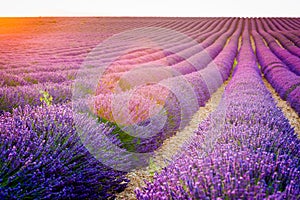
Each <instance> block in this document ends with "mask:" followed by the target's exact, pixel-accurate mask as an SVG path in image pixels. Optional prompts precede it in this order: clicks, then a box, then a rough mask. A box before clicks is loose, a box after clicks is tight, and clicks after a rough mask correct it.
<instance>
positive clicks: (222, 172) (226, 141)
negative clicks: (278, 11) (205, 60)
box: [136, 21, 300, 199]
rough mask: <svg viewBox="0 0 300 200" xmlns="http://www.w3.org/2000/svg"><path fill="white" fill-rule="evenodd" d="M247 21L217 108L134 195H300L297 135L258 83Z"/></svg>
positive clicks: (294, 196)
mask: <svg viewBox="0 0 300 200" xmlns="http://www.w3.org/2000/svg"><path fill="white" fill-rule="evenodd" d="M247 25H248V24H247V21H245V29H244V33H243V38H242V46H241V49H240V51H239V54H238V57H237V61H238V64H237V66H236V68H235V71H234V74H233V77H232V80H231V81H230V83H229V84H228V86H227V87H226V89H225V92H224V95H223V97H222V100H221V103H220V105H219V107H218V108H217V110H216V111H214V112H213V113H212V114H211V115H210V116H209V117H208V119H207V120H205V121H203V122H202V123H201V124H200V125H199V128H198V130H197V132H196V135H195V136H193V137H192V138H191V139H190V142H189V143H186V144H185V145H184V147H183V148H182V151H180V153H178V154H177V155H175V156H174V161H172V162H171V164H170V165H169V166H167V167H166V168H164V169H163V170H162V171H161V172H160V173H159V174H156V175H155V176H154V181H153V183H147V186H146V187H144V188H142V189H137V190H136V195H137V198H138V199H298V198H299V197H300V185H299V181H300V170H299V164H300V159H299V153H300V140H299V139H298V138H297V136H296V134H295V133H294V130H293V128H292V127H291V126H290V125H289V122H288V120H287V119H286V118H285V117H284V115H283V113H282V111H280V109H279V108H278V107H276V104H275V102H274V100H273V99H272V96H271V94H270V92H269V91H268V90H267V89H266V87H265V86H264V84H263V82H262V77H261V74H260V70H259V68H258V66H257V65H256V57H255V55H254V53H253V50H252V47H251V42H250V37H249V33H248V30H247V28H248V26H247Z"/></svg>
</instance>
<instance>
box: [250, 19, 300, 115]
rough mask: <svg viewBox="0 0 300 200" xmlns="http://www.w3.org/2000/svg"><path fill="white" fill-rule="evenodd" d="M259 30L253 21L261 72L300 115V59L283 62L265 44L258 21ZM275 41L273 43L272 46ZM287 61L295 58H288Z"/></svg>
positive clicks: (253, 32)
mask: <svg viewBox="0 0 300 200" xmlns="http://www.w3.org/2000/svg"><path fill="white" fill-rule="evenodd" d="M257 23H258V24H257V25H258V28H256V26H255V24H256V23H255V21H252V35H253V39H254V41H255V47H256V55H257V58H258V61H259V64H260V65H261V70H262V72H263V74H264V76H265V77H266V79H267V80H268V82H269V83H270V84H271V85H272V86H273V87H274V88H275V90H276V92H277V93H278V94H279V96H280V97H281V98H282V99H283V100H286V101H288V102H289V103H290V105H291V106H292V107H293V108H294V109H295V111H296V112H297V113H298V114H300V93H299V91H300V87H299V86H300V76H299V74H298V73H297V66H298V65H299V66H300V58H299V57H297V60H294V61H293V62H291V64H292V65H288V63H287V62H285V61H286V59H285V60H281V59H280V58H281V56H277V54H276V51H272V50H273V48H271V47H270V45H268V46H267V45H266V44H265V43H264V40H263V37H262V35H266V34H259V33H258V32H257V29H258V30H260V28H259V27H260V25H261V24H260V23H259V21H257ZM264 33H265V32H264ZM273 43H274V41H273V42H272V44H273ZM281 52H285V53H287V51H286V50H284V49H281ZM286 58H287V59H289V58H293V57H289V56H287V57H286Z"/></svg>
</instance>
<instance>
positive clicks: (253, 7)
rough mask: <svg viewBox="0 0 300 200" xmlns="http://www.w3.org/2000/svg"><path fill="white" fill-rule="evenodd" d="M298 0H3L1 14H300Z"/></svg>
mask: <svg viewBox="0 0 300 200" xmlns="http://www.w3.org/2000/svg"><path fill="white" fill-rule="evenodd" d="M299 2H300V1H299V0H273V1H267V0H251V1H245V0H205V1H203V0H178V1H176V0H0V3H1V4H0V16H1V17H38V16H158V17H168V16H170V17H299V15H300V10H299V8H300V6H299V4H300V3H299Z"/></svg>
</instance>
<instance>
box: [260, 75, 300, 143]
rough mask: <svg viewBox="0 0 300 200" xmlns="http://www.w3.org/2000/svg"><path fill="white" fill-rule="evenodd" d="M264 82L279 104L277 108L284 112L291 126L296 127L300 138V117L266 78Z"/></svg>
mask: <svg viewBox="0 0 300 200" xmlns="http://www.w3.org/2000/svg"><path fill="white" fill-rule="evenodd" d="M263 82H264V84H265V86H266V87H267V89H268V90H269V91H270V92H271V94H272V97H273V99H274V100H275V102H276V104H277V107H278V108H280V109H281V110H282V112H283V114H284V116H285V117H286V118H287V119H288V120H289V122H290V124H291V125H292V126H293V127H294V130H295V133H296V134H297V135H298V137H299V138H300V117H299V116H298V115H297V113H296V112H295V111H294V109H293V108H291V106H290V105H289V104H288V102H286V101H284V100H282V99H281V98H280V96H279V94H278V93H277V92H276V91H275V89H274V88H273V87H272V86H271V84H270V83H269V82H268V81H267V80H266V79H265V78H263Z"/></svg>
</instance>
